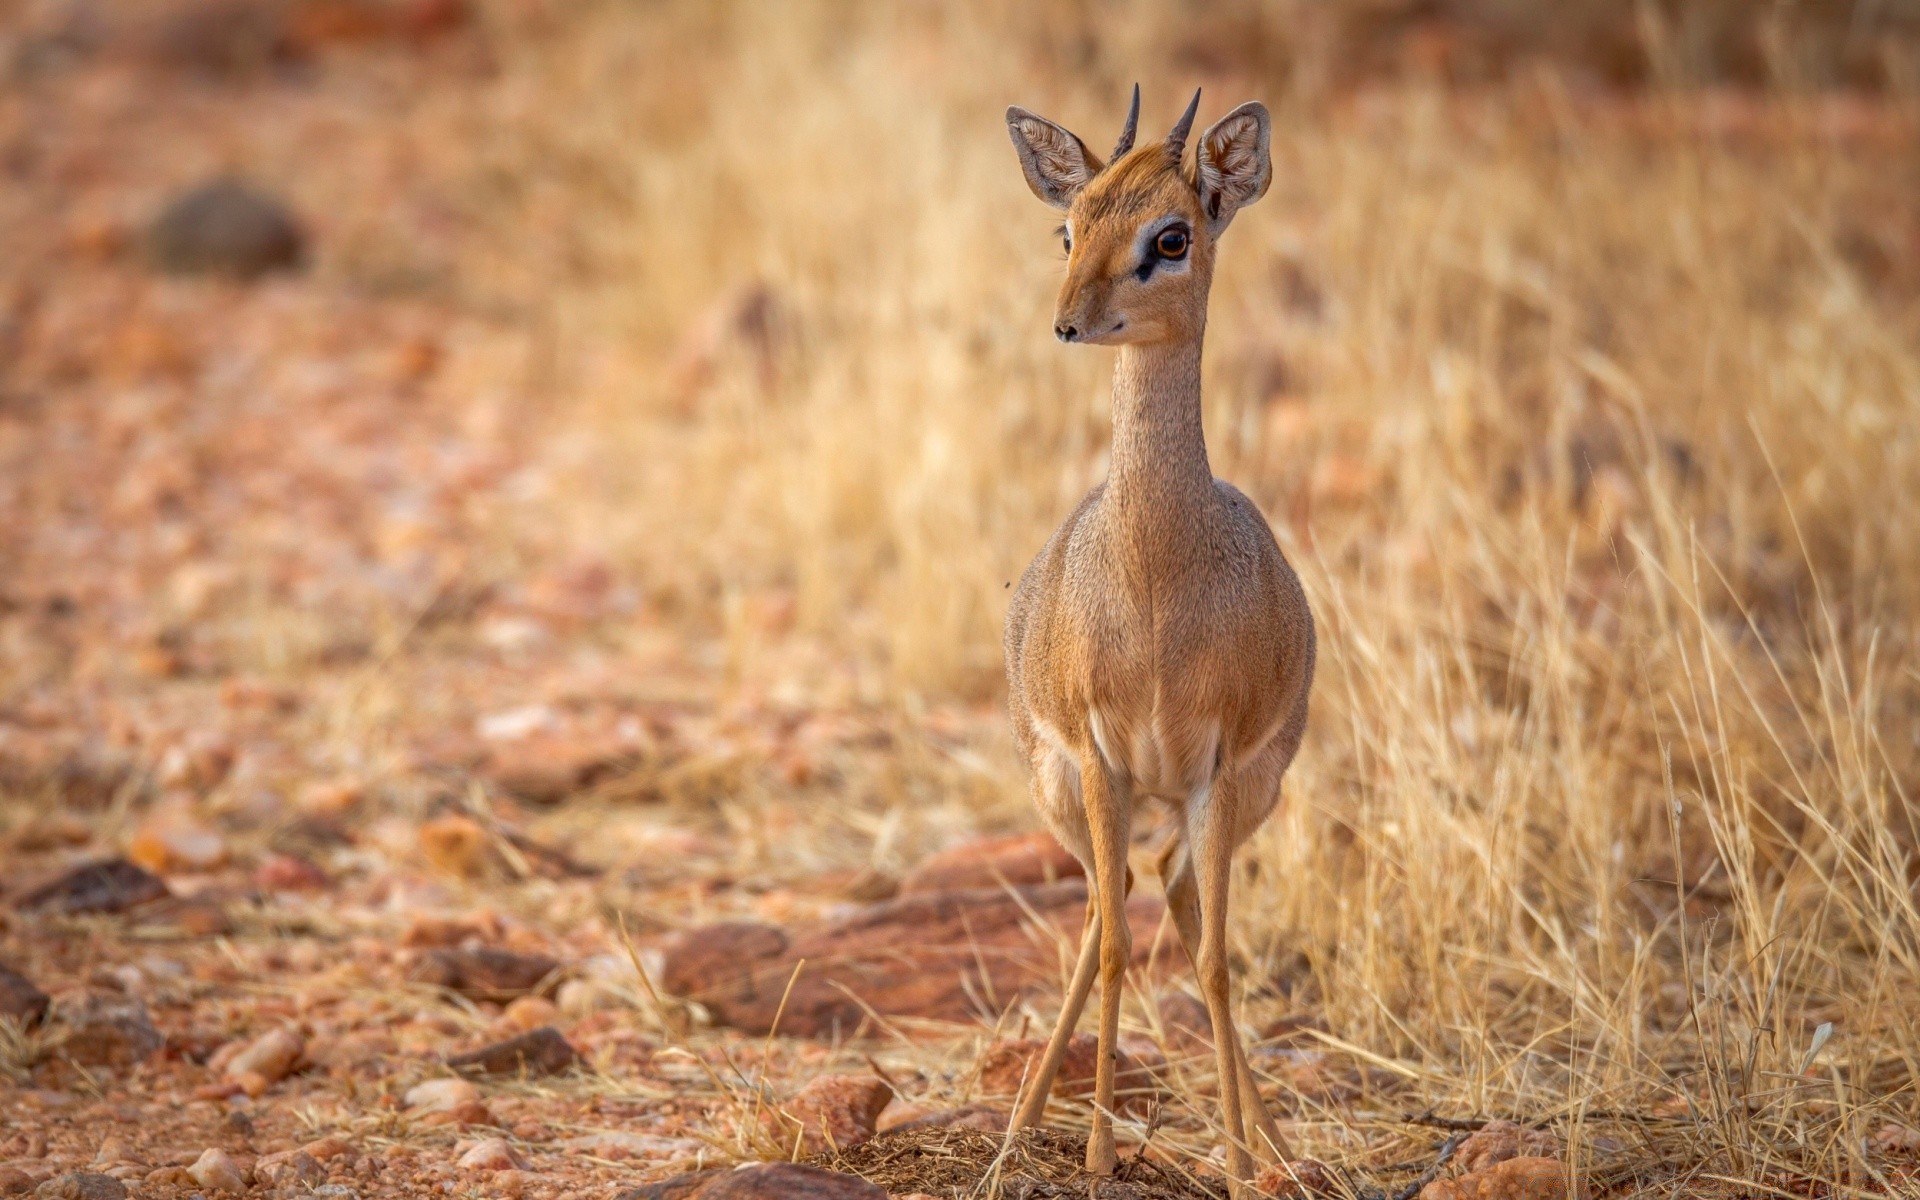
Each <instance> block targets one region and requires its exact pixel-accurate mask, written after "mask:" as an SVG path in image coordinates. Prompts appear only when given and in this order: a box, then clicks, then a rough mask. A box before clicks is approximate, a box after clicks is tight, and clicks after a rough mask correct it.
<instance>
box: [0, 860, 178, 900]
mask: <svg viewBox="0 0 1920 1200" xmlns="http://www.w3.org/2000/svg"><path fill="white" fill-rule="evenodd" d="M170 894H171V893H169V892H168V891H167V885H166V884H164V883H162V882H160V880H159V879H157V878H156V877H154V876H153V875H151V874H149V873H148V872H146V871H143V870H141V869H140V868H139V867H137V866H135V865H134V864H133V863H130V862H128V861H127V860H126V859H124V858H108V859H102V860H100V861H97V862H90V863H83V864H81V865H80V866H77V867H75V868H73V869H72V870H71V871H68V872H66V873H65V874H63V875H61V876H59V877H58V878H55V879H53V880H51V881H50V882H48V883H45V884H42V885H41V886H39V887H37V888H34V889H33V890H32V891H29V892H27V893H26V894H25V895H23V896H21V897H20V898H19V899H18V900H16V901H14V907H15V908H18V909H20V910H21V911H22V912H57V913H90V912H99V913H115V912H125V911H126V910H127V909H129V908H133V907H135V906H137V905H141V904H147V903H151V902H152V901H155V900H161V899H164V898H166V897H167V896H168V895H170Z"/></svg>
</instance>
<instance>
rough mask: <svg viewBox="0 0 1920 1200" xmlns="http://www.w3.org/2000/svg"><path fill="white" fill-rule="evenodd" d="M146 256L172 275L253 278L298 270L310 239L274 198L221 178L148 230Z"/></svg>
mask: <svg viewBox="0 0 1920 1200" xmlns="http://www.w3.org/2000/svg"><path fill="white" fill-rule="evenodd" d="M147 255H148V257H149V258H150V259H151V260H152V261H153V264H154V266H156V267H158V268H159V269H161V270H162V271H166V272H168V273H170V274H188V275H198V274H218V275H229V276H232V277H234V278H237V279H253V278H256V277H258V276H260V275H264V274H266V273H267V272H269V271H285V270H292V269H295V268H297V267H299V266H300V265H301V262H302V260H303V259H304V258H305V256H306V235H305V233H304V232H303V231H302V230H301V228H300V225H299V223H298V222H297V221H295V220H294V218H293V214H292V213H290V212H288V211H287V209H286V206H285V205H283V204H281V203H280V202H279V201H278V200H276V199H274V198H273V197H272V196H269V195H267V194H265V193H264V192H261V191H258V190H256V189H255V188H252V187H250V186H248V185H247V184H244V183H241V182H239V181H238V180H232V179H219V180H214V181H212V182H210V183H204V184H201V185H200V186H199V187H196V188H193V189H191V190H190V191H187V192H184V193H182V194H181V195H179V196H177V197H176V198H175V199H174V200H173V201H172V202H171V203H169V204H168V205H167V207H166V208H165V209H164V210H162V211H161V213H160V215H159V216H158V217H156V218H155V219H154V222H153V224H152V226H151V227H149V229H148V230H147Z"/></svg>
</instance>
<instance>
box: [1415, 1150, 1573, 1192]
mask: <svg viewBox="0 0 1920 1200" xmlns="http://www.w3.org/2000/svg"><path fill="white" fill-rule="evenodd" d="M1585 1194H1586V1191H1585V1189H1584V1188H1579V1187H1576V1188H1574V1189H1573V1190H1572V1191H1571V1192H1569V1190H1568V1188H1567V1168H1566V1164H1565V1163H1562V1162H1560V1161H1558V1160H1557V1159H1551V1158H1509V1159H1506V1160H1505V1161H1503V1162H1497V1163H1495V1164H1493V1165H1492V1166H1490V1167H1487V1168H1486V1169H1485V1170H1480V1171H1474V1172H1471V1173H1469V1174H1466V1175H1461V1176H1459V1177H1457V1178H1454V1179H1436V1180H1434V1181H1433V1182H1432V1183H1429V1184H1428V1185H1427V1186H1426V1187H1424V1188H1421V1189H1420V1197H1419V1200H1570V1198H1571V1200H1579V1198H1580V1197H1583V1196H1585Z"/></svg>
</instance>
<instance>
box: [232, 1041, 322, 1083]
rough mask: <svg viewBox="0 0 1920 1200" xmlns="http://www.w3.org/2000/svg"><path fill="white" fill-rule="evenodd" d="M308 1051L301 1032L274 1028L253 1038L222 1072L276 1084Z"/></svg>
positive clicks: (234, 1077) (239, 1078) (244, 1079)
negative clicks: (251, 1076)
mask: <svg viewBox="0 0 1920 1200" xmlns="http://www.w3.org/2000/svg"><path fill="white" fill-rule="evenodd" d="M306 1050H307V1043H306V1040H305V1039H304V1038H302V1037H301V1036H300V1035H299V1034H297V1033H295V1032H294V1031H293V1030H291V1029H275V1030H272V1031H271V1032H269V1033H265V1034H262V1035H261V1036H260V1037H258V1038H256V1039H254V1040H253V1041H252V1042H251V1043H249V1044H248V1045H247V1047H246V1049H244V1050H242V1051H240V1053H238V1054H236V1055H234V1056H233V1057H232V1058H230V1059H228V1060H227V1065H226V1069H225V1070H224V1071H223V1072H221V1073H222V1074H224V1075H225V1076H226V1077H227V1078H229V1079H236V1080H240V1081H241V1082H243V1083H244V1082H246V1077H247V1076H248V1075H250V1074H251V1075H257V1076H259V1077H260V1078H261V1079H264V1080H265V1081H266V1082H267V1083H268V1084H270V1085H271V1084H275V1083H278V1082H280V1081H281V1080H282V1079H285V1078H286V1077H287V1076H288V1075H289V1074H291V1073H292V1072H293V1067H294V1064H295V1063H297V1062H299V1061H300V1056H301V1055H302V1054H304V1053H306ZM249 1094H252V1093H251V1091H249Z"/></svg>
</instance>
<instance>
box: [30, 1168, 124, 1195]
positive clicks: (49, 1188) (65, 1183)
mask: <svg viewBox="0 0 1920 1200" xmlns="http://www.w3.org/2000/svg"><path fill="white" fill-rule="evenodd" d="M33 1195H34V1200H127V1185H126V1184H124V1183H121V1182H120V1181H119V1180H118V1179H115V1178H114V1177H113V1176H111V1175H101V1174H99V1173H98V1172H94V1171H69V1172H68V1173H67V1174H65V1175H60V1176H56V1177H55V1178H53V1179H49V1180H47V1181H46V1182H45V1183H43V1184H41V1185H40V1186H39V1187H37V1188H35V1189H34V1190H33Z"/></svg>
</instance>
